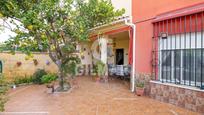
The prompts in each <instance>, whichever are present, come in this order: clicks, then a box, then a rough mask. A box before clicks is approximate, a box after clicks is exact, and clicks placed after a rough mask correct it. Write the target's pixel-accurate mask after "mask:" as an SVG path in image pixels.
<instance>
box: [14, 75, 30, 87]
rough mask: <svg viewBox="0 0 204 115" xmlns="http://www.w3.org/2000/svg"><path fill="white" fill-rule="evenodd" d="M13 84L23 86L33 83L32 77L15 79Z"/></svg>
mask: <svg viewBox="0 0 204 115" xmlns="http://www.w3.org/2000/svg"><path fill="white" fill-rule="evenodd" d="M13 82H14V84H15V85H19V84H24V83H32V82H33V78H32V77H27V76H25V77H15V79H14V81H13Z"/></svg>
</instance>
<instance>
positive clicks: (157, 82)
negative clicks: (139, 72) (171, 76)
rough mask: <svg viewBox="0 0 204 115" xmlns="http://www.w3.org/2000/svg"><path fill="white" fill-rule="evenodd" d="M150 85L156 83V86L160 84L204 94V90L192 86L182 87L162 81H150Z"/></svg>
mask: <svg viewBox="0 0 204 115" xmlns="http://www.w3.org/2000/svg"><path fill="white" fill-rule="evenodd" d="M150 83H155V84H160V85H167V86H172V87H177V88H183V89H189V90H193V91H199V92H203V93H204V90H201V89H199V88H197V87H191V86H186V85H181V84H179V85H178V84H173V83H162V82H160V81H152V80H151V81H150Z"/></svg>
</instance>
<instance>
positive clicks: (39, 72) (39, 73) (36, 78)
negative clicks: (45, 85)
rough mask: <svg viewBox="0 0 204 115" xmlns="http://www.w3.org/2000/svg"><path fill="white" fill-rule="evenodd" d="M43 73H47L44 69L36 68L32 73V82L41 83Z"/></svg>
mask: <svg viewBox="0 0 204 115" xmlns="http://www.w3.org/2000/svg"><path fill="white" fill-rule="evenodd" d="M44 75H47V72H46V71H45V70H44V69H38V70H36V72H35V73H34V74H33V78H32V79H33V83H36V84H42V82H41V78H42V77H43V76H44Z"/></svg>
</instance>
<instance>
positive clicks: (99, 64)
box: [96, 61, 105, 76]
mask: <svg viewBox="0 0 204 115" xmlns="http://www.w3.org/2000/svg"><path fill="white" fill-rule="evenodd" d="M96 71H97V74H98V76H103V75H104V74H105V64H104V63H103V62H102V61H97V62H96Z"/></svg>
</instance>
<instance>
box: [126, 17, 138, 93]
mask: <svg viewBox="0 0 204 115" xmlns="http://www.w3.org/2000/svg"><path fill="white" fill-rule="evenodd" d="M125 24H126V25H128V26H130V27H132V28H133V38H132V39H133V65H132V79H131V82H132V87H131V91H132V92H134V91H135V87H134V86H135V71H136V67H135V62H136V61H135V59H136V58H135V56H136V53H135V51H136V49H135V46H136V25H135V24H134V23H133V18H132V17H131V18H130V22H128V19H125Z"/></svg>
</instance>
